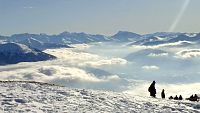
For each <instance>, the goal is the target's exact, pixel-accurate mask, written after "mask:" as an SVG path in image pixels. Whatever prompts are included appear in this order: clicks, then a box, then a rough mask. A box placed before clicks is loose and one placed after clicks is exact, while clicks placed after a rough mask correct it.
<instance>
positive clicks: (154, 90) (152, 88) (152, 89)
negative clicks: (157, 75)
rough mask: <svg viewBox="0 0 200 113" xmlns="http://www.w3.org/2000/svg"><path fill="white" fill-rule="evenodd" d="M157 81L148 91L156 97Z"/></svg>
mask: <svg viewBox="0 0 200 113" xmlns="http://www.w3.org/2000/svg"><path fill="white" fill-rule="evenodd" d="M155 83H156V82H155V81H153V82H152V83H151V85H150V87H149V89H148V91H149V92H150V96H152V97H156V88H155Z"/></svg>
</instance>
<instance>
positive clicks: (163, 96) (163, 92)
mask: <svg viewBox="0 0 200 113" xmlns="http://www.w3.org/2000/svg"><path fill="white" fill-rule="evenodd" d="M161 97H162V98H163V99H164V98H165V90H164V89H163V90H162V92H161Z"/></svg>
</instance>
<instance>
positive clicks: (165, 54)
mask: <svg viewBox="0 0 200 113" xmlns="http://www.w3.org/2000/svg"><path fill="white" fill-rule="evenodd" d="M168 55H169V54H168V53H158V54H156V53H150V54H148V55H147V56H149V57H163V56H168Z"/></svg>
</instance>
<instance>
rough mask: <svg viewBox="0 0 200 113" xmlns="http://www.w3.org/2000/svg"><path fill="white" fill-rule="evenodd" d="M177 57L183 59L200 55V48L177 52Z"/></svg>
mask: <svg viewBox="0 0 200 113" xmlns="http://www.w3.org/2000/svg"><path fill="white" fill-rule="evenodd" d="M175 57H176V58H182V59H189V58H194V57H200V49H185V50H182V51H179V52H177V53H176V56H175Z"/></svg>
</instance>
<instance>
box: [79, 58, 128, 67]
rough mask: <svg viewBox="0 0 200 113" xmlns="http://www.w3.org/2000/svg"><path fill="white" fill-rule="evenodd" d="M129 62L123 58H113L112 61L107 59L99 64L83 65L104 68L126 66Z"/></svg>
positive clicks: (86, 63)
mask: <svg viewBox="0 0 200 113" xmlns="http://www.w3.org/2000/svg"><path fill="white" fill-rule="evenodd" d="M126 63H127V61H126V60H125V59H121V58H111V59H105V60H99V61H97V62H91V61H89V62H85V63H83V64H82V65H87V66H92V67H98V66H104V65H121V64H126Z"/></svg>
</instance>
